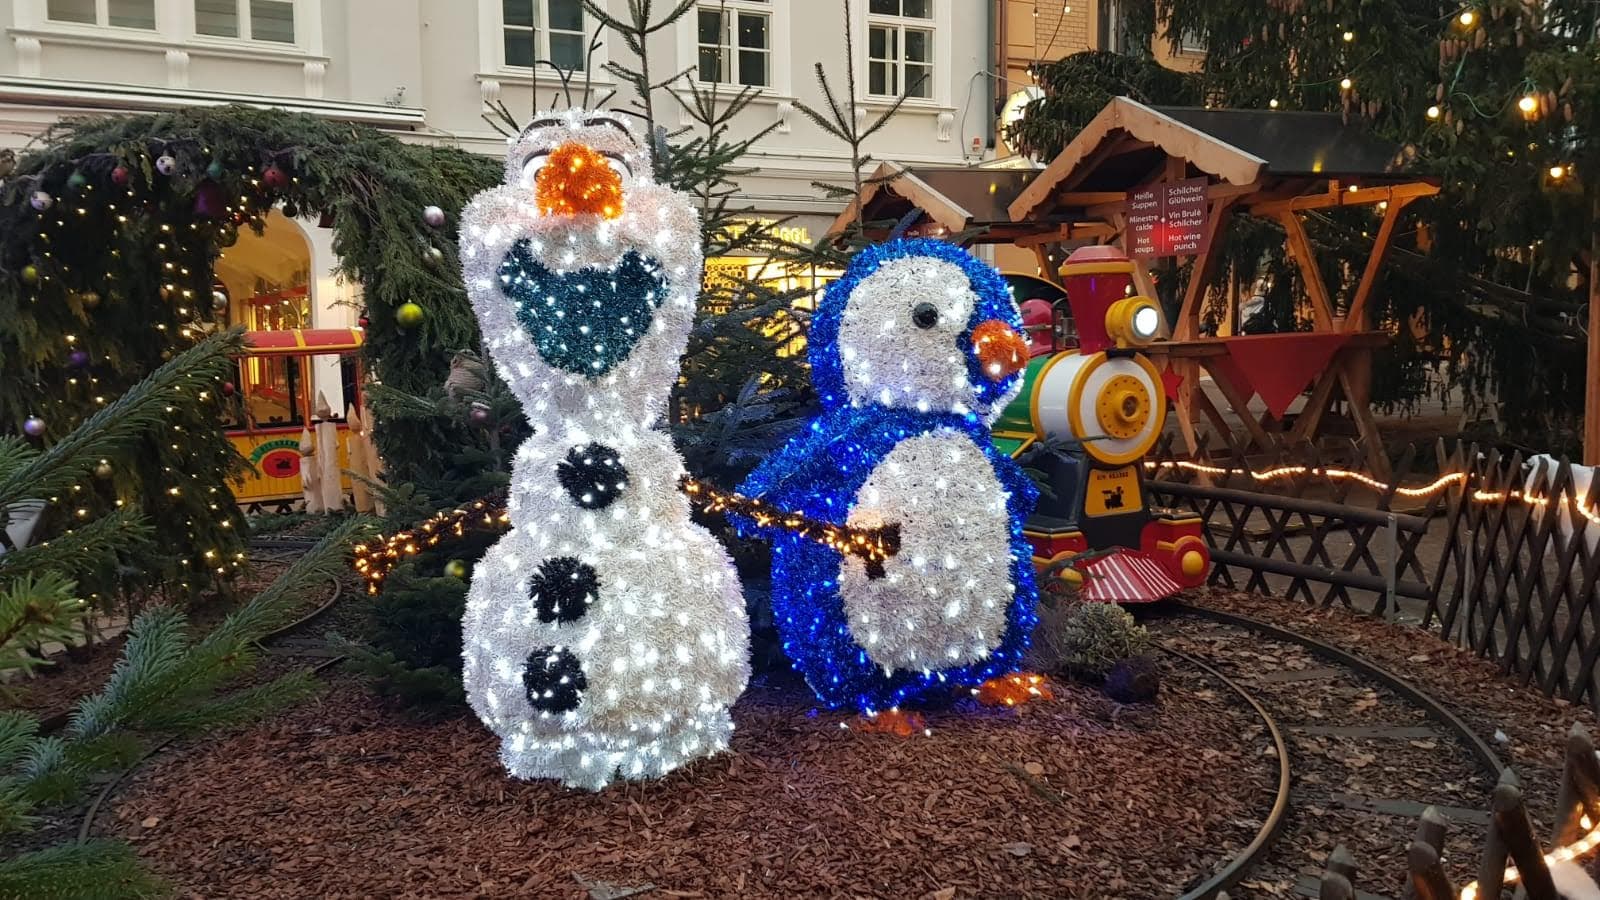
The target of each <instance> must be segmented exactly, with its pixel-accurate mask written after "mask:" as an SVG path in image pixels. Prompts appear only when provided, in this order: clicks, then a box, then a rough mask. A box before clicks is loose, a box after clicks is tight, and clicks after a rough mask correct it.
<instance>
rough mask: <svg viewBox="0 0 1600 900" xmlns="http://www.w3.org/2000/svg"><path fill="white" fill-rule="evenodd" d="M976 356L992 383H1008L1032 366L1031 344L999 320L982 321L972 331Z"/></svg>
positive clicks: (973, 350)
mask: <svg viewBox="0 0 1600 900" xmlns="http://www.w3.org/2000/svg"><path fill="white" fill-rule="evenodd" d="M972 353H973V355H974V356H976V357H978V367H979V368H981V369H982V370H983V376H984V377H985V378H987V379H989V380H990V381H995V382H999V381H1004V380H1006V378H1008V377H1010V376H1011V375H1013V374H1015V373H1017V372H1020V371H1022V369H1023V367H1024V366H1026V365H1027V364H1028V342H1027V341H1026V340H1025V339H1023V337H1022V335H1020V334H1018V333H1017V330H1016V329H1015V328H1012V327H1011V326H1010V325H1008V324H1006V323H1005V322H1002V321H1000V320H999V319H989V320H988V321H986V322H979V323H978V327H977V328H974V329H972Z"/></svg>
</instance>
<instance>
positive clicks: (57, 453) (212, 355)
mask: <svg viewBox="0 0 1600 900" xmlns="http://www.w3.org/2000/svg"><path fill="white" fill-rule="evenodd" d="M243 349H244V337H243V331H242V330H240V329H237V328H235V329H231V330H229V331H225V332H222V333H220V334H217V335H213V336H212V337H209V338H207V339H205V340H204V341H201V342H200V343H198V344H196V345H194V346H193V347H190V348H189V349H188V350H185V351H184V352H182V353H180V354H178V355H177V356H176V357H174V358H173V359H171V360H170V361H169V362H167V363H166V364H165V365H163V366H162V367H161V368H159V369H157V370H155V371H154V372H152V373H151V374H150V376H149V377H148V378H146V379H145V380H143V381H141V382H139V383H138V384H136V385H134V386H133V388H132V389H130V390H129V391H128V392H127V393H126V394H123V395H122V396H121V397H119V398H118V399H117V400H116V402H114V403H111V404H109V405H107V406H105V407H104V408H102V409H101V410H100V411H99V412H97V413H95V414H94V415H92V416H90V417H89V418H88V419H87V420H85V421H84V422H83V423H82V424H80V425H79V426H78V427H77V428H74V429H73V430H72V432H71V433H70V434H68V435H67V436H66V437H64V438H62V439H61V440H60V441H58V442H57V443H56V444H54V445H53V446H51V447H50V448H49V449H48V450H45V451H44V452H43V453H40V454H38V455H36V456H34V457H32V458H31V459H28V460H27V461H26V462H25V463H24V464H23V465H22V466H21V467H20V468H18V469H16V470H14V471H12V472H11V473H9V474H8V475H7V476H6V477H5V479H4V480H0V506H5V505H8V504H11V503H16V502H18V501H22V500H31V499H39V498H43V497H49V496H52V495H55V494H59V493H63V492H65V491H66V490H67V489H68V488H69V487H71V486H72V484H73V483H75V482H76V481H78V480H79V479H81V478H83V477H84V476H85V475H87V474H88V473H89V472H90V470H92V469H93V468H94V467H95V465H96V464H97V463H98V461H99V460H100V459H102V458H104V457H107V456H112V455H115V454H116V452H117V451H118V450H120V449H122V448H124V447H127V446H128V445H130V444H131V443H133V442H134V441H136V440H138V439H139V438H141V437H143V436H144V435H146V434H148V433H149V432H150V431H151V430H152V429H154V428H157V427H159V426H161V425H164V424H165V423H166V420H165V419H164V418H163V416H164V414H165V412H166V409H167V407H168V406H171V405H172V404H173V403H174V402H175V401H178V402H188V401H189V400H190V398H191V396H192V394H186V393H185V392H184V389H185V388H186V387H190V388H192V387H193V385H192V384H186V383H187V382H193V381H199V382H200V383H201V384H204V385H210V384H213V383H215V382H219V381H222V380H224V379H225V378H226V377H227V374H228V372H229V371H230V369H231V367H232V365H233V363H232V360H231V359H230V357H231V356H232V355H234V354H237V353H238V352H240V351H241V350H243Z"/></svg>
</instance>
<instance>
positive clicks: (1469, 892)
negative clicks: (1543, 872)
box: [1461, 816, 1600, 900]
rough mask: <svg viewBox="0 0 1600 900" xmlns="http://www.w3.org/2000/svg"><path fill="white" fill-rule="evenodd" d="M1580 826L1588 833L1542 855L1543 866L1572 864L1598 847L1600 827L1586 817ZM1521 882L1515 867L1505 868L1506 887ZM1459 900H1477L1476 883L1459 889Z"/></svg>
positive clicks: (1599, 844) (1520, 875)
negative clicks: (1586, 829) (1587, 830)
mask: <svg viewBox="0 0 1600 900" xmlns="http://www.w3.org/2000/svg"><path fill="white" fill-rule="evenodd" d="M1580 824H1582V825H1583V827H1584V828H1588V829H1589V832H1588V833H1587V834H1585V835H1584V836H1583V837H1581V838H1578V839H1577V840H1576V841H1573V842H1572V843H1570V844H1568V845H1566V846H1565V847H1557V848H1556V849H1554V850H1551V851H1550V852H1549V853H1546V854H1545V855H1544V864H1545V866H1547V867H1548V866H1549V865H1551V864H1552V863H1564V862H1572V861H1573V860H1575V859H1577V858H1578V857H1580V856H1583V855H1584V854H1586V853H1588V852H1589V851H1591V850H1593V849H1594V848H1596V847H1600V827H1594V823H1592V822H1590V821H1589V817H1588V816H1584V817H1583V818H1582V820H1580ZM1521 880H1522V873H1520V872H1518V871H1517V868H1516V866H1506V881H1505V883H1506V886H1507V887H1510V886H1511V885H1514V884H1516V883H1517V882H1519V881H1521ZM1461 900H1478V883H1477V882H1476V881H1474V882H1473V883H1471V884H1469V885H1467V886H1466V887H1464V888H1462V889H1461Z"/></svg>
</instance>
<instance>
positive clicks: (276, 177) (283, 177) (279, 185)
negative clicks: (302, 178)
mask: <svg viewBox="0 0 1600 900" xmlns="http://www.w3.org/2000/svg"><path fill="white" fill-rule="evenodd" d="M261 183H262V184H264V185H266V186H267V187H268V188H270V189H272V190H274V191H281V190H283V189H284V188H286V187H288V186H289V173H287V172H285V171H283V170H282V169H280V168H278V164H277V163H273V164H272V165H270V166H267V170H266V171H265V172H262V173H261Z"/></svg>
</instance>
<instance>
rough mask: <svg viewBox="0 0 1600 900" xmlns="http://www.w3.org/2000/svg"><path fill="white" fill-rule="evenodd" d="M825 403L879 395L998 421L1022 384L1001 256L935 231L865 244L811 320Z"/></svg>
mask: <svg viewBox="0 0 1600 900" xmlns="http://www.w3.org/2000/svg"><path fill="white" fill-rule="evenodd" d="M808 346H809V353H810V359H811V379H812V383H813V385H814V386H815V387H816V389H817V392H818V394H819V395H820V396H821V398H822V402H823V405H824V406H826V407H837V406H845V405H850V406H868V405H878V406H887V407H894V408H899V409H915V410H917V411H919V412H938V413H948V412H954V413H957V414H959V415H965V416H974V417H977V418H979V419H981V420H983V421H984V422H986V423H987V422H991V421H993V419H994V418H995V416H997V415H998V414H999V411H1000V410H1001V409H1002V408H1004V406H1005V404H1006V403H1007V402H1008V401H1009V400H1010V399H1011V398H1012V397H1014V396H1015V395H1016V393H1017V391H1018V390H1020V388H1021V383H1022V377H1021V374H1020V373H1021V370H1022V369H1023V368H1024V367H1025V366H1026V365H1027V360H1028V347H1027V341H1026V340H1025V339H1024V338H1023V336H1022V314H1021V312H1020V311H1019V310H1018V308H1017V303H1016V300H1015V299H1014V298H1013V297H1012V295H1011V289H1010V287H1009V286H1008V285H1007V284H1006V282H1005V279H1004V278H1002V277H1001V275H1000V273H999V272H997V271H996V270H995V269H994V267H993V266H990V265H989V264H988V263H985V262H984V261H982V260H980V259H978V258H977V257H975V256H973V255H972V254H971V253H968V252H967V251H966V250H963V249H962V248H960V247H957V246H954V245H952V244H948V243H945V242H944V241H939V240H934V239H931V238H912V239H905V240H894V241H889V242H887V243H884V244H878V245H874V246H870V247H867V248H866V249H864V250H862V251H861V252H860V253H858V254H857V255H856V256H855V258H854V259H852V260H851V262H850V266H849V268H847V269H846V270H845V273H844V275H843V276H842V277H841V278H839V279H838V280H837V281H834V282H833V283H832V284H830V285H828V287H827V289H826V291H825V292H824V294H823V298H822V301H821V303H819V304H818V306H817V312H816V314H815V315H814V316H813V317H812V320H811V331H810V334H809V337H808Z"/></svg>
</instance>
